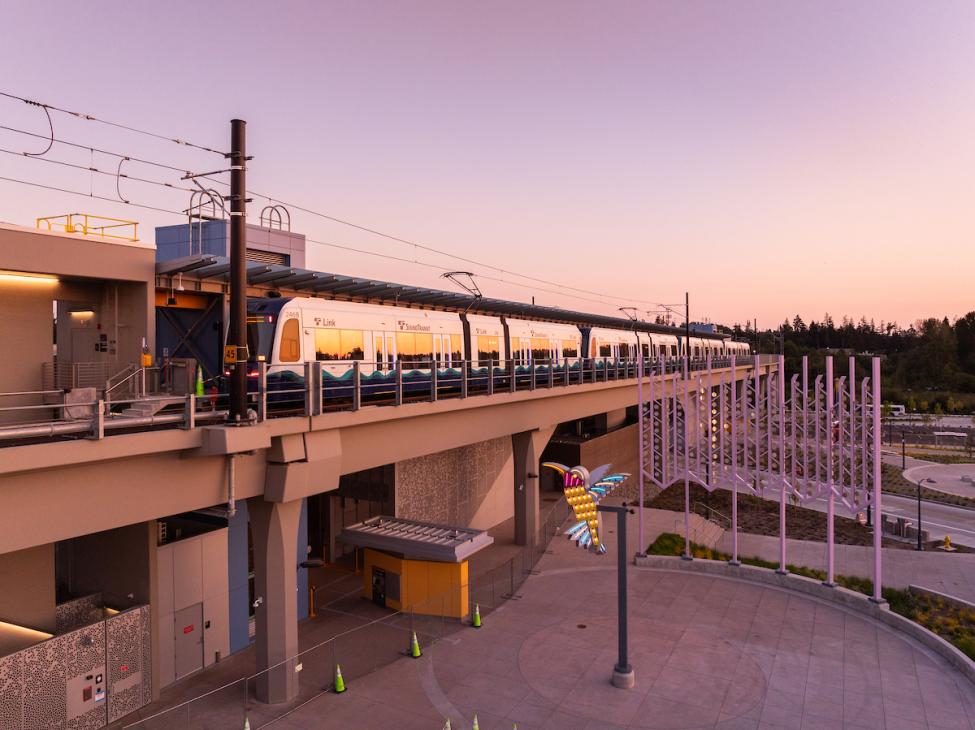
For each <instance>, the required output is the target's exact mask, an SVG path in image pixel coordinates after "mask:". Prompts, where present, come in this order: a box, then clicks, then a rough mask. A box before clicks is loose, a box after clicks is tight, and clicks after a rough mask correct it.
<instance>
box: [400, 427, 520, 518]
mask: <svg viewBox="0 0 975 730" xmlns="http://www.w3.org/2000/svg"><path fill="white" fill-rule="evenodd" d="M513 515H514V460H513V456H512V452H511V439H510V438H498V439H491V440H490V441H482V442H480V443H476V444H471V445H469V446H463V447H461V448H457V449H450V450H449V451H441V452H438V453H435V454H430V455H427V456H421V457H418V458H416V459H407V460H405V461H400V462H398V463H397V464H396V516H397V517H406V518H408V519H415V520H424V521H428V522H438V523H443V524H447V525H459V526H463V527H475V528H477V529H482V530H485V529H488V528H489V527H494V525H496V524H498V523H499V522H503V521H504V520H507V519H510V518H511V517H512V516H513Z"/></svg>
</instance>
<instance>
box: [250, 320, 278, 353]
mask: <svg viewBox="0 0 975 730" xmlns="http://www.w3.org/2000/svg"><path fill="white" fill-rule="evenodd" d="M274 327H275V324H274V315H271V314H263V315H253V314H250V315H248V316H247V362H271V346H272V345H273V344H274Z"/></svg>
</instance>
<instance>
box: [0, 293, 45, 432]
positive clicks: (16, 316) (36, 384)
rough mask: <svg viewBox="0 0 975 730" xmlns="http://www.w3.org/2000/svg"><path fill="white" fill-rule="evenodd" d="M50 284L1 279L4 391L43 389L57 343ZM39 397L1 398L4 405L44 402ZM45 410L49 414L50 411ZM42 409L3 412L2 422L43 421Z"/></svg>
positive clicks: (1, 383) (0, 338) (0, 369)
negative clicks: (43, 377)
mask: <svg viewBox="0 0 975 730" xmlns="http://www.w3.org/2000/svg"><path fill="white" fill-rule="evenodd" d="M55 289H56V287H55V286H52V285H48V284H31V283H20V282H8V281H0V302H2V303H3V304H2V311H3V316H0V342H2V343H3V347H4V360H5V363H4V366H3V367H0V393H12V392H24V391H33V390H40V389H41V383H42V381H41V367H42V364H43V363H46V362H50V361H51V357H52V355H53V352H54V350H53V342H54V326H53V321H54V314H53V311H54V306H53V303H54V290H55ZM40 402H41V401H40V400H39V399H38V398H27V397H25V398H0V407H6V406H15V405H27V404H31V403H40ZM43 413H49V412H47V411H45V412H43ZM41 415H42V413H41V412H31V413H29V414H28V415H25V414H24V413H23V412H22V413H19V414H17V413H3V412H0V423H2V422H10V421H23V420H41V418H40V417H41Z"/></svg>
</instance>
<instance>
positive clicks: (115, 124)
mask: <svg viewBox="0 0 975 730" xmlns="http://www.w3.org/2000/svg"><path fill="white" fill-rule="evenodd" d="M0 96H5V97H7V98H8V99H16V100H18V101H22V102H24V103H25V104H30V105H31V106H38V107H41V108H42V109H44V110H45V111H46V112H48V114H49V117H48V118H49V119H50V112H51V111H56V112H60V113H62V114H69V115H70V116H73V117H76V118H78V119H84V120H85V121H88V122H96V123H98V124H104V125H106V126H109V127H115V128H116V129H124V130H125V131H127V132H133V133H135V134H142V135H145V136H147V137H155V138H156V139H161V140H165V141H167V142H173V143H175V144H178V145H183V146H184V147H192V148H194V149H198V150H203V151H204V152H212V153H213V154H215V155H220V156H221V157H223V156H224V155H225V153H224V152H222V151H220V150H215V149H213V148H212V147H207V146H206V145H201V144H196V143H195V142H190V141H189V140H185V139H180V138H179V137H170V136H168V135H165V134H158V133H157V132H150V131H148V130H145V129H139V128H138V127H133V126H131V125H128V124H122V123H120V122H113V121H110V120H108V119H102V118H100V117H96V116H94V115H92V114H85V113H84V112H76V111H72V110H71V109H64V108H63V107H59V106H54V105H53V104H47V103H45V102H42V101H36V100H34V99H27V98H26V97H23V96H19V95H17V94H11V93H9V92H7V91H0ZM51 136H52V137H53V136H54V127H53V124H52V126H51Z"/></svg>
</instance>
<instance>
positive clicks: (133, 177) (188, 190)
mask: <svg viewBox="0 0 975 730" xmlns="http://www.w3.org/2000/svg"><path fill="white" fill-rule="evenodd" d="M0 152H3V153H5V154H8V155H14V156H17V157H21V156H24V157H27V159H30V160H35V161H38V162H47V163H49V164H52V165H60V166H62V167H70V168H73V169H75V170H83V171H85V172H92V173H95V174H96V175H106V176H108V177H114V178H116V180H118V179H119V178H125V179H126V180H133V181H135V182H141V183H146V184H149V185H158V186H159V187H163V188H170V189H171V190H180V191H182V192H185V193H192V192H195V191H194V190H193V188H186V187H182V186H181V185H174V184H172V183H168V182H165V181H163V180H150V179H148V178H144V177H139V176H137V175H129V174H126V173H124V172H121V169H122V163H123V162H125V161H126V160H127V159H128V158H127V157H122V158H120V159H119V168H118V171H117V172H111V171H110V170H100V169H98V168H97V167H95V166H93V165H79V164H76V163H74V162H68V161H66V160H55V159H52V158H50V157H35V156H32V155H26V154H25V153H23V152H14V151H12V150H5V149H0ZM117 187H118V186H116V189H117ZM121 198H122V196H121V195H119V199H120V200H121ZM121 202H125V201H124V200H121Z"/></svg>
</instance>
